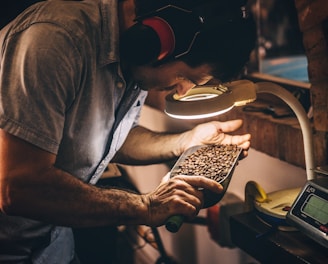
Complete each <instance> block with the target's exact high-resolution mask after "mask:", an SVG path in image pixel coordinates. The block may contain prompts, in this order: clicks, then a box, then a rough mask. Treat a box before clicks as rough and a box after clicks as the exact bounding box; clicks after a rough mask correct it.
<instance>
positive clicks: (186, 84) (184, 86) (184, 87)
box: [176, 80, 196, 96]
mask: <svg viewBox="0 0 328 264" xmlns="http://www.w3.org/2000/svg"><path fill="white" fill-rule="evenodd" d="M195 86H196V84H194V83H192V82H190V81H188V80H186V81H183V82H180V83H178V84H177V85H176V93H177V94H178V95H179V96H184V95H186V94H187V92H188V91H189V90H190V89H192V88H194V87H195Z"/></svg>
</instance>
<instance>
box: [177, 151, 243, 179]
mask: <svg viewBox="0 0 328 264" xmlns="http://www.w3.org/2000/svg"><path fill="white" fill-rule="evenodd" d="M240 153H241V148H239V147H238V146H237V145H209V146H204V147H201V148H199V149H197V150H196V151H195V152H193V153H191V154H189V155H188V156H186V157H185V158H184V159H183V160H182V162H180V163H179V164H177V165H178V166H177V169H176V170H175V171H174V174H175V175H178V174H182V175H198V176H205V177H208V178H211V179H213V180H215V181H219V182H220V181H221V180H223V179H224V178H225V177H226V176H227V175H228V174H229V173H230V171H231V169H232V168H233V167H234V166H235V164H236V162H237V161H238V158H239V155H240Z"/></svg>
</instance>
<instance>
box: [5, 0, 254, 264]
mask: <svg viewBox="0 0 328 264" xmlns="http://www.w3.org/2000/svg"><path fill="white" fill-rule="evenodd" d="M143 2H144V3H143V5H146V2H145V1H143ZM150 2H153V1H149V3H150ZM130 7H131V6H130V5H126V4H125V3H124V2H123V3H120V8H118V3H117V1H116V0H85V1H60V0H52V1H46V2H40V3H37V4H35V5H33V6H31V7H30V8H28V9H27V10H25V11H24V12H23V13H21V14H20V15H19V16H18V17H17V18H16V19H15V20H14V21H13V22H11V23H10V24H8V25H7V26H6V27H4V28H3V30H2V31H1V33H0V45H1V48H0V50H1V54H0V61H1V64H0V92H1V94H0V98H1V107H0V109H1V110H0V113H1V114H0V127H1V129H0V157H1V162H0V210H1V211H0V226H1V229H0V262H11V263H70V262H72V261H73V260H74V257H75V252H74V241H73V236H72V230H71V228H72V227H101V226H109V225H129V224H143V225H149V226H160V225H163V224H164V223H165V221H166V219H167V218H168V217H170V216H171V215H176V214H181V215H184V216H185V217H186V218H187V219H192V218H193V217H194V216H196V215H197V213H198V212H199V210H200V209H201V208H202V203H203V195H202V192H201V191H199V190H198V189H199V188H206V189H209V190H211V191H213V192H220V191H222V187H221V186H220V184H217V183H216V182H214V181H211V180H208V179H206V178H205V177H185V176H177V177H175V178H173V179H170V180H168V181H166V182H163V183H162V184H160V185H159V186H158V187H157V188H156V189H155V190H154V191H152V192H150V193H148V194H143V195H139V194H135V193H132V192H128V191H124V190H120V189H115V188H98V187H96V186H95V184H96V183H97V181H98V179H99V178H100V176H101V175H102V173H103V171H104V170H105V168H106V167H107V164H108V163H109V162H119V163H123V164H151V163H156V162H162V161H166V160H170V159H174V158H177V157H179V155H181V154H182V152H183V151H184V150H186V149H188V148H189V147H191V146H194V145H199V144H230V143H232V144H238V145H239V146H241V147H242V148H244V150H245V151H244V155H247V149H248V148H249V140H250V136H249V135H248V134H246V135H240V136H237V135H236V136H230V135H227V134H225V133H226V132H231V131H234V130H236V129H237V128H238V127H239V126H240V125H241V121H240V120H235V121H230V122H226V123H220V122H210V123H206V124H202V125H199V126H196V127H195V128H194V129H192V130H190V131H187V132H184V133H181V134H163V133H155V132H152V131H149V130H147V129H145V128H143V127H140V126H138V124H137V121H138V116H139V113H140V108H141V107H142V105H143V103H144V100H145V98H146V94H147V91H148V90H158V91H163V90H170V91H172V92H173V91H175V92H177V93H178V94H179V95H182V94H184V93H186V92H187V91H188V90H189V89H191V88H192V87H194V86H195V85H203V84H206V83H208V82H209V81H211V80H212V79H214V78H217V79H221V81H225V80H228V79H231V78H232V77H233V76H234V75H235V74H236V73H237V72H240V70H241V69H242V66H243V65H244V64H245V62H246V61H247V58H248V55H249V52H250V50H251V48H252V45H253V43H254V40H253V37H252V36H251V35H250V36H249V38H250V39H249V40H248V38H245V36H246V35H247V34H246V33H245V32H244V33H240V32H239V33H240V35H243V37H241V39H244V40H245V43H242V45H240V46H241V47H240V48H238V49H237V50H236V49H235V50H234V51H233V52H227V51H225V52H223V54H221V55H219V57H220V56H221V58H222V59H221V61H218V63H217V64H216V63H215V62H216V61H217V60H218V58H217V57H215V56H214V57H213V55H211V54H210V53H209V51H210V49H209V48H210V47H211V46H213V45H212V44H214V43H212V44H211V43H207V42H204V38H205V39H206V38H209V39H208V41H211V39H210V36H211V35H213V33H212V34H209V32H210V30H208V32H207V33H206V30H204V32H205V33H204V34H203V35H202V33H201V34H198V33H197V32H196V33H197V34H195V35H200V38H198V37H197V38H196V40H195V41H194V42H193V43H192V44H193V45H192V46H193V49H194V48H195V51H194V50H193V49H191V50H188V52H187V54H186V56H184V54H182V55H181V54H176V50H178V48H179V46H178V45H179V44H178V45H177V46H176V47H173V49H171V50H169V52H166V51H165V49H164V48H163V47H161V48H160V50H161V52H162V51H163V50H164V53H165V52H166V53H168V55H167V56H166V55H165V54H164V55H163V54H160V55H158V56H155V58H153V57H152V58H150V59H149V60H147V61H143V56H141V57H142V58H141V59H142V61H140V60H138V58H132V59H131V60H130V57H129V56H127V55H126V54H130V52H129V51H130V48H131V49H134V47H135V45H134V44H137V43H132V46H131V47H129V45H128V44H131V43H130V37H129V35H128V34H126V33H127V32H128V31H129V29H130V25H129V26H128V28H126V26H125V25H127V23H124V21H125V18H126V16H127V15H128V14H129V12H128V10H131V9H130ZM174 12H175V11H174ZM174 12H173V13H174ZM183 12H184V11H183ZM163 16H164V17H165V13H164V15H163ZM170 16H171V14H170ZM174 16H175V15H174V14H173V17H174ZM168 19H169V18H168ZM242 19H244V18H238V23H237V24H241V25H243V24H244V21H241V20H242ZM245 20H246V19H245ZM229 21H230V20H229ZM138 23H139V22H138ZM197 23H198V22H197ZM199 23H202V21H200V22H199ZM145 24H147V23H145ZM237 24H236V25H237ZM119 25H120V26H119ZM163 25H166V22H165V24H163ZM236 25H234V26H233V27H230V26H229V27H227V29H225V31H226V33H227V34H228V35H229V34H230V37H231V36H234V35H236V37H237V36H238V34H239V33H238V34H237V31H235V32H229V31H230V30H232V28H234V29H235V30H237V27H236ZM143 26H144V25H143ZM201 26H202V25H201ZM150 27H151V28H152V30H155V31H156V26H154V25H151V26H150ZM224 27H226V25H225V26H223V28H224ZM228 28H229V30H228ZM211 30H212V29H211ZM240 30H241V31H243V30H244V29H239V30H238V31H240ZM202 32H203V31H202ZM250 32H252V31H250ZM181 34H182V33H181ZM228 35H227V36H228ZM179 36H180V35H175V37H176V38H177V39H178V38H179ZM162 37H163V36H160V37H159V39H160V42H161V41H162V42H163V43H161V44H163V45H164V46H165V45H166V44H167V43H165V40H163V38H162ZM222 37H223V39H222V47H225V48H228V47H229V48H233V47H232V46H229V45H236V44H235V43H234V41H235V40H236V39H235V37H234V40H233V41H232V40H231V39H230V40H229V41H226V40H225V39H224V38H225V37H226V36H222ZM230 37H229V38H230ZM216 38H217V37H216ZM141 40H142V39H141ZM141 40H140V39H137V40H136V42H137V41H141ZM144 41H145V42H147V41H148V40H147V39H146V40H144ZM246 42H249V43H246ZM138 44H139V43H138ZM217 44H218V45H219V44H220V43H217ZM139 46H140V45H139ZM141 46H143V45H141ZM182 46H183V45H182ZM222 47H221V48H222ZM238 47H239V44H238ZM201 50H203V51H204V52H203V53H199V51H201ZM215 50H216V49H215ZM135 52H137V51H135ZM228 54H230V55H231V57H229V56H228ZM132 55H133V54H132ZM132 55H131V56H132ZM145 55H146V54H145ZM162 55H163V56H162ZM202 55H204V56H202ZM137 57H138V56H137ZM139 57H140V56H139ZM230 59H231V61H230Z"/></svg>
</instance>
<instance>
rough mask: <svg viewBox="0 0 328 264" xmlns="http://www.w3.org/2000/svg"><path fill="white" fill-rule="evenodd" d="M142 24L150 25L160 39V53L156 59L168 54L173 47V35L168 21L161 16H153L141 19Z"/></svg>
mask: <svg viewBox="0 0 328 264" xmlns="http://www.w3.org/2000/svg"><path fill="white" fill-rule="evenodd" d="M142 24H144V25H146V26H149V27H151V28H152V29H153V30H154V31H155V32H156V34H157V36H158V38H159V40H160V53H159V55H158V57H157V60H158V61H159V60H162V59H164V58H167V57H168V56H170V55H171V54H172V53H173V52H174V49H175V36H174V32H173V29H172V28H171V26H170V25H169V23H168V22H167V21H166V20H164V19H163V18H161V17H158V16H154V17H149V18H145V19H144V20H142Z"/></svg>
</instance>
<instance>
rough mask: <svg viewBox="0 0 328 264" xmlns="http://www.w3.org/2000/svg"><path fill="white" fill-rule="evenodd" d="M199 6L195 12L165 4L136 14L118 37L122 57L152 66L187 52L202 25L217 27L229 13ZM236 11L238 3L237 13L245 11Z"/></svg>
mask: <svg viewBox="0 0 328 264" xmlns="http://www.w3.org/2000/svg"><path fill="white" fill-rule="evenodd" d="M189 1H190V0H189ZM216 1H217V0H216ZM241 1H243V2H245V0H241ZM223 2H225V1H223ZM216 4H217V2H216ZM202 8H203V12H195V10H189V9H185V8H181V7H178V6H175V5H166V6H164V7H161V8H159V9H157V10H155V11H151V12H149V13H148V14H146V15H142V16H139V17H137V18H136V19H135V21H136V24H134V25H133V26H132V27H130V28H129V29H127V30H126V31H125V32H124V33H123V35H122V36H121V39H120V51H121V57H122V59H124V60H125V61H128V62H131V63H133V64H135V65H145V64H149V63H150V64H155V65H156V64H160V63H163V62H166V61H168V60H172V59H177V58H179V57H182V56H183V55H185V54H187V53H189V52H190V50H191V48H192V46H193V44H194V42H195V41H196V39H197V37H198V35H199V34H200V33H201V32H202V31H203V30H204V29H205V28H211V27H218V25H220V24H222V22H227V21H229V20H231V17H230V16H229V17H228V18H226V17H222V16H220V15H219V16H217V15H215V14H210V13H211V12H212V13H213V12H215V11H214V10H213V9H212V8H211V5H209V6H207V7H204V5H203V6H202ZM204 10H205V12H204ZM240 10H242V7H241V6H240V5H239V13H238V16H239V17H243V18H245V17H246V14H245V13H242V14H241V12H240ZM198 11H199V10H198ZM200 13H203V14H205V16H204V15H200ZM209 14H210V15H209ZM244 16H245V17H244ZM205 17H206V19H205ZM213 17H215V19H214V22H213V21H212V20H213ZM208 21H211V22H210V23H209V22H208Z"/></svg>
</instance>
